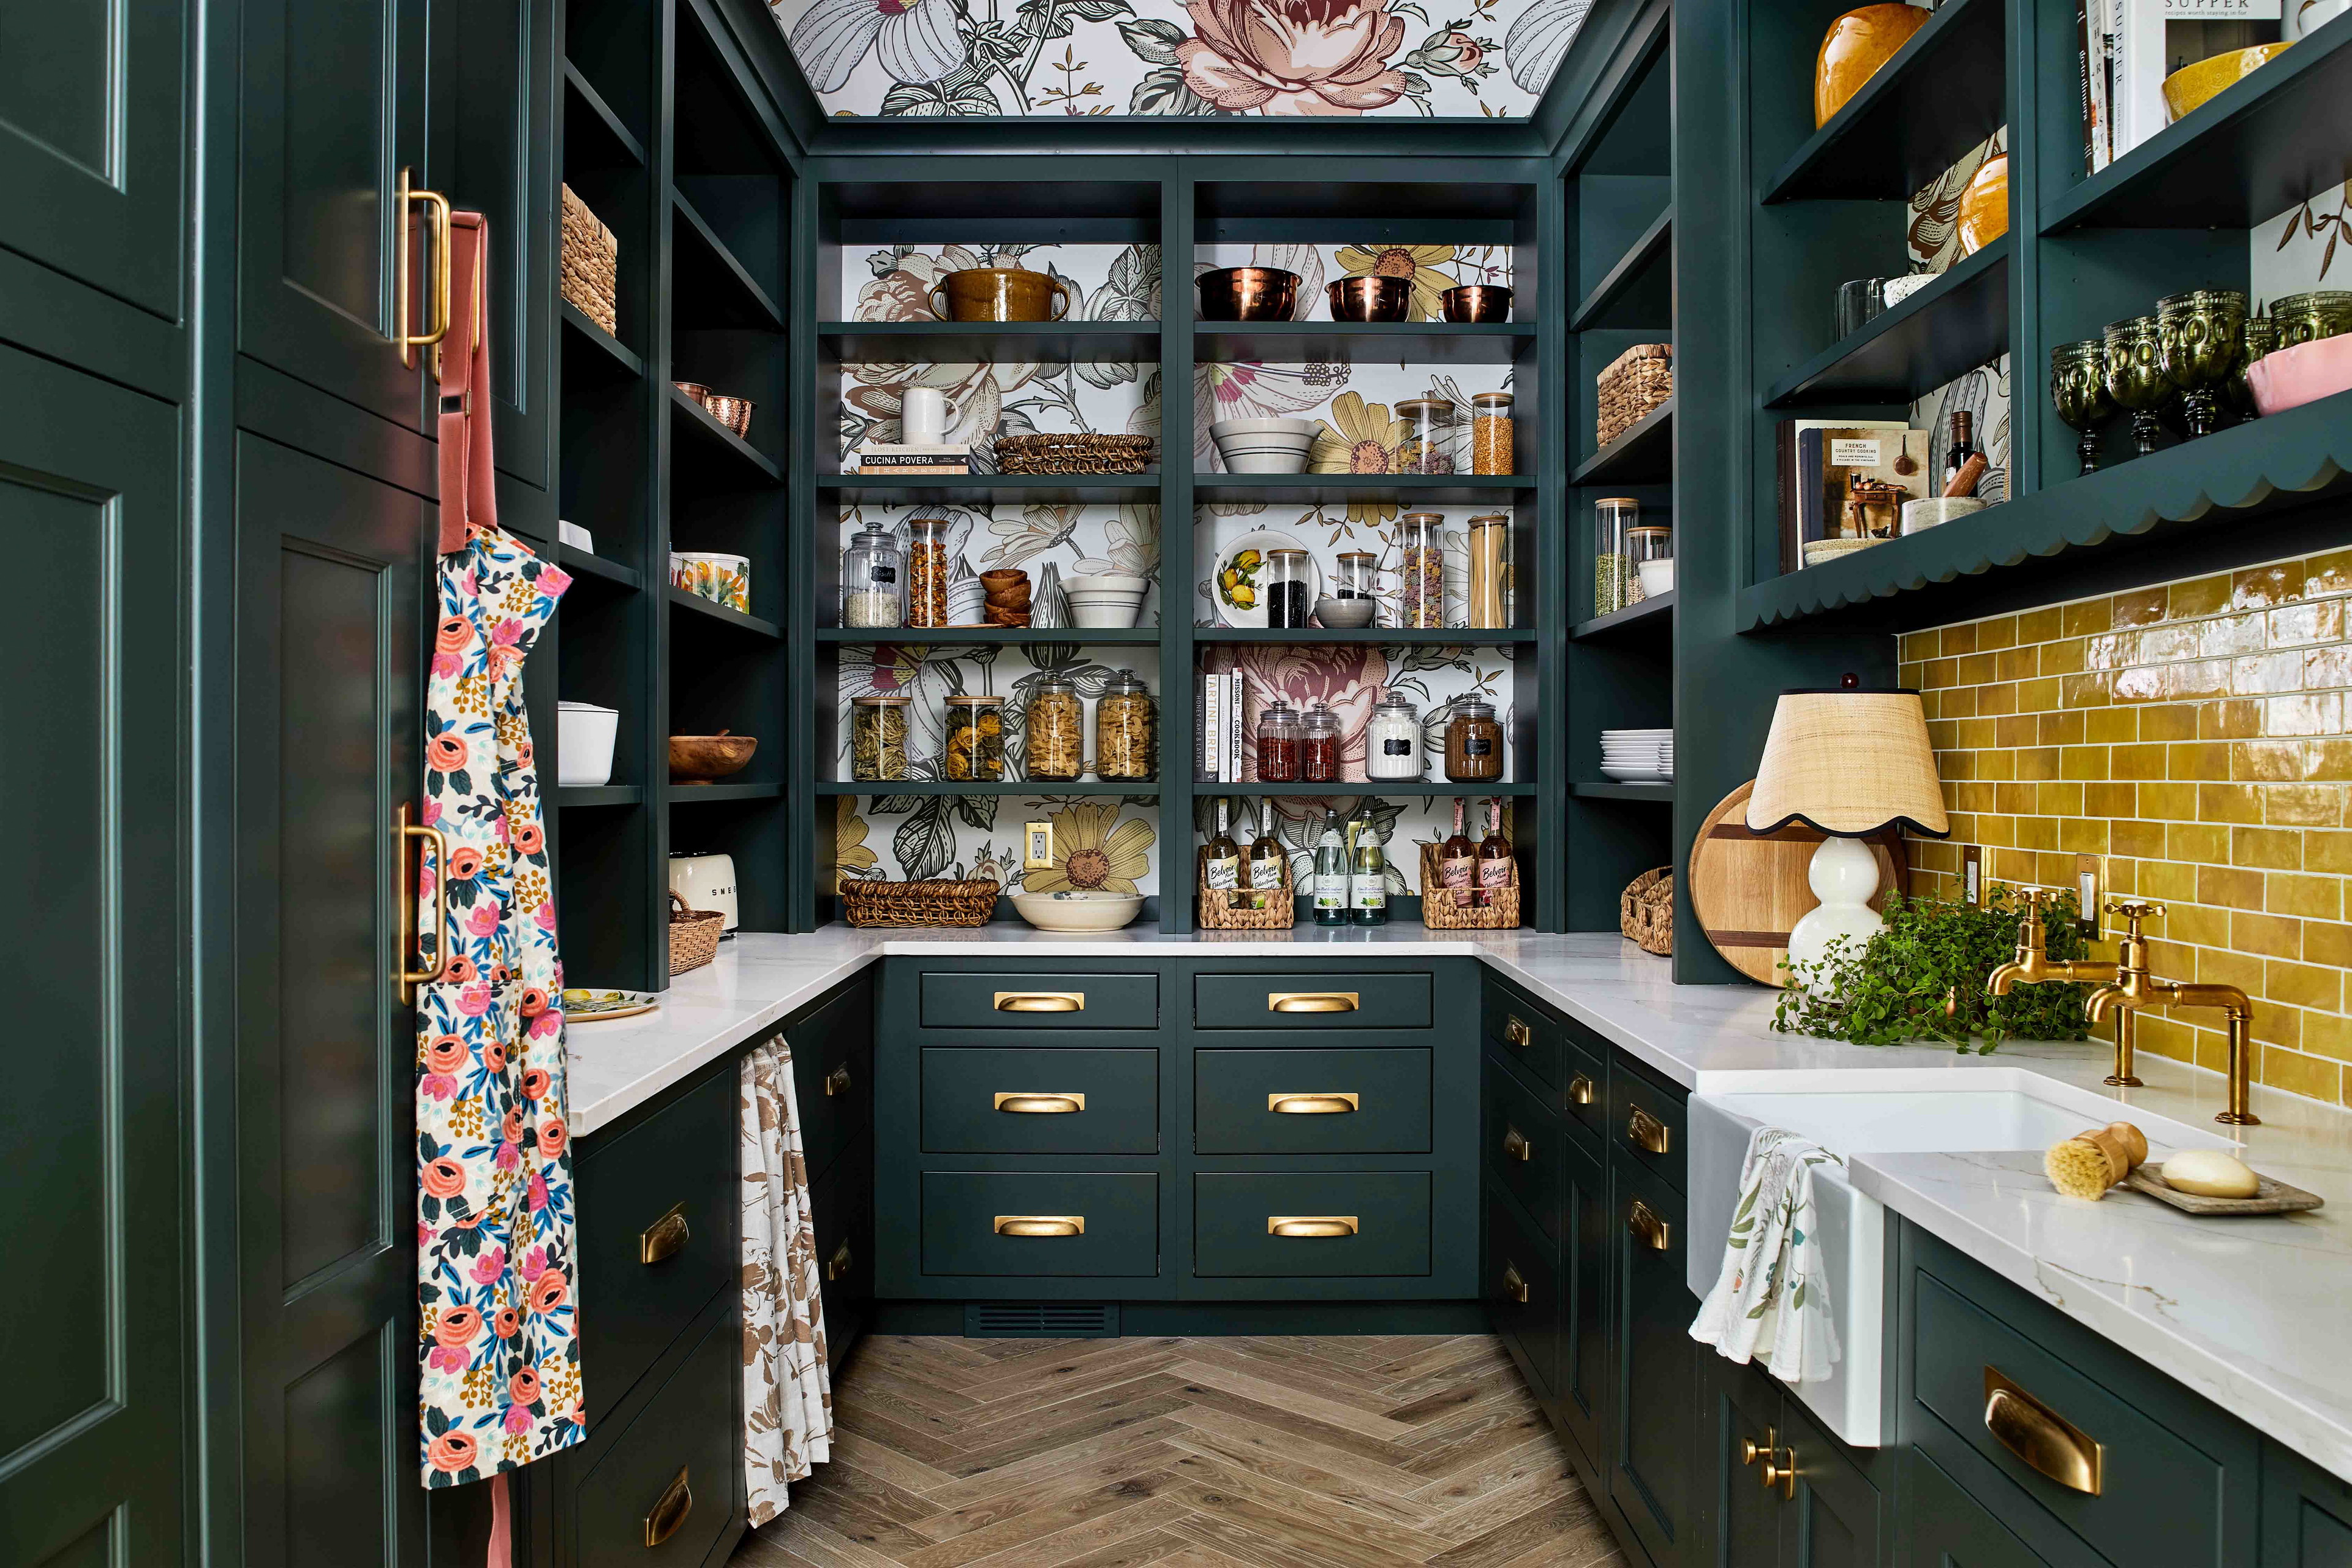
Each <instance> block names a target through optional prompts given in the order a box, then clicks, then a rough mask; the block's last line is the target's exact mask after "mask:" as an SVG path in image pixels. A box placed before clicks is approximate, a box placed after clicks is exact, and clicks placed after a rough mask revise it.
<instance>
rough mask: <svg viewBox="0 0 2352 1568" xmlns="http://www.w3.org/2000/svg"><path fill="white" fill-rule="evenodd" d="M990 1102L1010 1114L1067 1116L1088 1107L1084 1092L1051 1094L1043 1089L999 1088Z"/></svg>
mask: <svg viewBox="0 0 2352 1568" xmlns="http://www.w3.org/2000/svg"><path fill="white" fill-rule="evenodd" d="M989 1103H990V1104H992V1105H993V1106H994V1107H995V1108H996V1109H997V1110H1002V1111H1003V1112H1005V1113H1006V1114H1007V1115H1010V1116H1067V1115H1069V1114H1071V1113H1072V1112H1073V1111H1078V1110H1085V1109H1086V1108H1087V1097H1086V1096H1085V1095H1083V1094H1049V1093H1046V1092H1045V1091H1044V1090H1042V1089H999V1090H998V1091H997V1092H996V1093H995V1095H994V1096H993V1097H992V1098H991V1100H990V1101H989Z"/></svg>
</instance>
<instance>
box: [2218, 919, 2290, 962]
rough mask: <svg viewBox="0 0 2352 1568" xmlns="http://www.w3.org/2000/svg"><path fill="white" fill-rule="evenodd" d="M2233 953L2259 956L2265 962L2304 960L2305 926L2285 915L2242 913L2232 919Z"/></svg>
mask: <svg viewBox="0 0 2352 1568" xmlns="http://www.w3.org/2000/svg"><path fill="white" fill-rule="evenodd" d="M2230 949H2231V952H2252V953H2260V954H2261V955H2262V956H2263V957H2264V958H2283V959H2299V958H2301V957H2302V956H2303V922H2302V921H2296V920H2291V919H2289V918H2287V917H2286V916H2284V915H2262V914H2255V913H2254V912H2253V911H2252V910H2238V911H2237V912H2235V913H2234V914H2232V915H2231V917H2230Z"/></svg>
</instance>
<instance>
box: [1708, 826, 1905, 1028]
mask: <svg viewBox="0 0 2352 1568" xmlns="http://www.w3.org/2000/svg"><path fill="white" fill-rule="evenodd" d="M1755 788H1756V781H1755V780H1754V779H1750V780H1748V782H1747V783H1746V784H1741V785H1740V786H1739V787H1738V789H1736V790H1733V791H1732V792H1731V793H1730V794H1729V795H1725V796H1724V797H1723V799H1722V800H1721V801H1720V802H1719V803H1717V805H1716V808H1715V809H1714V810H1713V811H1710V812H1708V813H1707V814H1706V821H1705V822H1703V823H1701V824H1700V825H1699V830H1698V837H1697V839H1696V841H1694V842H1693V844H1692V845H1691V858H1690V900H1691V908H1692V909H1693V910H1695V911H1696V913H1697V915H1698V923H1699V929H1700V930H1701V931H1705V932H1706V940H1707V941H1709V942H1713V943H1714V944H1715V951H1716V952H1719V953H1721V954H1723V956H1724V959H1725V960H1726V962H1727V963H1729V964H1730V965H1731V967H1732V968H1734V969H1737V970H1738V971H1739V973H1742V974H1745V975H1746V976H1748V979H1750V980H1757V981H1761V982H1762V983H1763V984H1767V985H1785V984H1787V981H1788V977H1787V976H1786V975H1785V974H1784V973H1781V970H1780V961H1781V960H1782V959H1784V958H1786V957H1788V955H1789V928H1790V927H1791V926H1793V925H1795V924H1796V923H1797V921H1798V918H1799V917H1800V916H1801V915H1803V914H1804V913H1805V911H1806V910H1810V909H1811V908H1812V907H1813V906H1814V905H1815V904H1818V903H1819V902H1821V900H1819V899H1816V898H1814V897H1813V890H1812V889H1811V888H1810V887H1808V886H1806V884H1805V871H1806V869H1807V868H1809V867H1810V866H1811V864H1812V859H1813V850H1814V849H1815V847H1818V846H1819V845H1820V844H1821V842H1822V837H1823V836H1822V835H1821V834H1819V833H1816V832H1814V831H1813V830H1812V829H1811V828H1810V827H1801V826H1793V825H1792V826H1788V827H1784V828H1782V829H1781V830H1780V832H1778V833H1773V834H1758V833H1751V832H1749V831H1748V795H1749V794H1750V793H1751V792H1753V791H1754V789H1755ZM1868 843H1869V845H1870V850H1871V853H1872V854H1873V855H1874V856H1875V857H1876V858H1877V860H1878V891H1879V895H1880V898H1884V897H1885V894H1886V893H1887V892H1888V891H1889V890H1891V889H1895V888H1901V887H1904V886H1906V878H1907V876H1908V875H1909V871H1910V865H1909V861H1908V858H1907V857H1906V854H1905V851H1904V848H1903V839H1902V837H1901V836H1900V835H1899V834H1885V835H1882V836H1880V837H1874V838H1872V839H1870V840H1868ZM1879 902H1880V899H1873V900H1871V901H1870V903H1871V908H1873V909H1876V908H1877V907H1878V906H1879Z"/></svg>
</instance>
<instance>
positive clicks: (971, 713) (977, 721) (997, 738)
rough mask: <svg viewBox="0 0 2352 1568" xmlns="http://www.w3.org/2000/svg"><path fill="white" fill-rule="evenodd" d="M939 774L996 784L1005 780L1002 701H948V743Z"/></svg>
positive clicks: (965, 699)
mask: <svg viewBox="0 0 2352 1568" xmlns="http://www.w3.org/2000/svg"><path fill="white" fill-rule="evenodd" d="M940 772H941V773H945V774H946V775H947V776H948V777H949V778H951V779H955V780H958V781H960V782H962V781H969V782H971V783H973V784H995V783H996V782H997V781H999V780H1000V779H1002V778H1003V777H1004V699H1003V698H1002V697H968V696H963V695H961V694H959V695H957V696H954V697H950V698H949V699H948V743H947V750H946V752H943V753H942V754H941V755H940Z"/></svg>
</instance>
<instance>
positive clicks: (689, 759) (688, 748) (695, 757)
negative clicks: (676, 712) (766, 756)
mask: <svg viewBox="0 0 2352 1568" xmlns="http://www.w3.org/2000/svg"><path fill="white" fill-rule="evenodd" d="M759 749H760V742H759V740H758V739H757V738H756V737H755V736H751V735H730V734H729V733H728V732H727V731H724V730H721V731H719V733H717V734H716V735H672V736H671V737H670V738H669V776H670V780H671V782H672V783H674V784H709V783H710V782H711V780H713V779H723V778H725V777H726V776H727V775H728V774H729V773H740V772H742V771H743V766H744V764H745V763H749V762H750V761H751V753H752V752H756V751H758V750H759Z"/></svg>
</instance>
